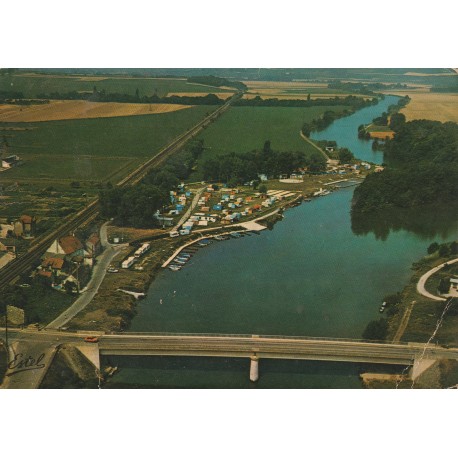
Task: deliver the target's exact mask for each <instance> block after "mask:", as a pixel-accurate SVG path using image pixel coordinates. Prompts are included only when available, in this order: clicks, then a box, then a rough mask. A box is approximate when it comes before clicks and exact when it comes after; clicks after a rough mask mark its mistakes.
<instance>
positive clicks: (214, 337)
mask: <svg viewBox="0 0 458 458" xmlns="http://www.w3.org/2000/svg"><path fill="white" fill-rule="evenodd" d="M9 334H10V347H9V349H10V352H9V353H10V354H9V361H10V363H9V369H8V371H7V374H6V376H5V379H6V382H8V379H9V378H11V379H12V378H13V374H14V378H15V383H14V387H18V388H19V387H21V385H22V384H21V382H20V379H21V378H23V379H24V384H25V383H26V382H27V386H29V385H30V379H29V378H28V377H27V373H28V371H19V373H18V370H17V369H18V367H19V365H20V364H21V360H22V361H27V358H29V357H30V358H31V359H29V364H30V366H33V364H32V362H31V361H32V360H33V361H37V360H38V359H39V358H40V356H41V354H42V353H43V350H42V349H43V347H45V346H46V345H48V347H49V349H50V351H54V349H55V348H56V346H59V345H61V344H70V345H74V346H76V347H77V348H79V349H80V350H81V351H82V353H83V354H84V355H85V356H86V357H87V358H88V359H89V360H90V361H92V363H93V364H94V366H96V368H97V369H99V370H100V356H109V355H120V356H150V355H160V356H199V357H206V356H207V357H231V358H250V360H251V366H250V379H251V380H253V381H256V380H257V379H258V376H259V361H260V360H262V359H264V358H273V359H302V360H318V361H340V362H360V363H375V364H394V365H401V366H405V367H409V366H411V370H410V376H411V378H412V379H413V380H415V379H416V378H417V377H418V376H419V375H420V374H421V373H422V372H423V371H424V370H426V369H427V368H428V367H430V366H431V365H432V364H433V363H434V362H435V361H436V360H439V359H454V360H458V348H445V347H441V346H438V345H435V344H421V343H397V344H390V343H384V342H369V341H362V340H348V339H332V338H316V337H299V336H289V337H288V336H263V335H240V334H172V333H169V334H164V333H118V334H101V333H97V332H88V331H85V332H77V333H72V332H61V331H52V330H41V331H31V330H14V331H10V333H9ZM97 334H99V335H98V342H94V343H88V342H85V341H84V338H85V337H87V336H89V335H91V336H94V335H97ZM19 343H20V348H21V352H20V353H18V352H17V351H16V352H15V350H14V349H15V348H19V347H18V344H19ZM37 348H40V355H39V354H35V353H36V349H37ZM18 354H20V357H18ZM44 360H45V357H42V358H41V360H40V361H44ZM22 366H26V362H23V364H22ZM22 366H21V367H22ZM42 366H43V367H39V368H35V369H36V370H37V371H40V370H41V371H43V374H44V373H45V372H46V370H47V369H48V367H49V366H48V365H43V364H42ZM22 368H24V367H22ZM43 376H44V375H42V376H41V377H36V379H37V380H40V379H42V378H43ZM4 386H5V387H8V383H6V385H5V383H4ZM10 386H13V385H11V384H10Z"/></svg>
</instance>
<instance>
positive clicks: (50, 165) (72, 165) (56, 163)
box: [0, 106, 216, 182]
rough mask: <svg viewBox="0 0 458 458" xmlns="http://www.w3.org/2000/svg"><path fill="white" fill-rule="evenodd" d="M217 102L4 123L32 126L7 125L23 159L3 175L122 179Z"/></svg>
mask: <svg viewBox="0 0 458 458" xmlns="http://www.w3.org/2000/svg"><path fill="white" fill-rule="evenodd" d="M215 108H216V107H207V106H197V107H192V108H189V109H187V110H180V111H175V112H170V113H164V114H156V115H143V116H126V117H116V118H98V119H81V120H66V121H52V122H40V123H20V124H13V123H0V127H4V126H7V127H14V126H19V127H28V128H32V129H31V130H26V131H5V134H7V140H8V143H9V153H10V154H17V155H18V156H19V157H20V158H21V159H22V160H23V165H21V166H19V167H15V168H13V169H10V170H8V171H6V172H2V173H1V174H0V180H1V181H2V182H11V181H15V180H28V181H35V182H45V181H49V182H59V181H60V182H71V181H80V180H86V181H107V180H110V181H112V182H116V178H120V176H121V175H122V174H123V173H127V170H128V169H129V170H132V169H133V168H134V166H135V165H138V164H139V163H140V162H142V161H144V160H145V159H146V158H147V157H149V156H151V155H153V154H155V153H157V152H158V151H159V150H160V148H161V147H163V146H164V145H166V144H167V143H169V142H170V141H171V140H172V139H173V138H175V137H176V136H178V135H179V134H181V133H183V132H185V131H186V130H187V129H189V128H191V127H192V126H194V125H195V124H197V123H198V122H199V120H200V119H202V118H203V117H204V116H205V115H206V114H207V113H210V112H211V111H213V110H214V109H215Z"/></svg>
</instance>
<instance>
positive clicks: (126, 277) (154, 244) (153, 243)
mask: <svg viewBox="0 0 458 458" xmlns="http://www.w3.org/2000/svg"><path fill="white" fill-rule="evenodd" d="M302 199H303V196H302V194H300V195H299V196H297V197H295V198H294V199H292V200H289V201H286V202H283V203H281V204H280V205H278V207H277V208H276V209H275V210H274V211H267V212H265V214H264V215H261V216H259V217H257V218H253V219H252V220H250V221H256V222H261V221H262V222H263V223H264V224H265V225H266V227H267V228H269V229H271V228H272V227H273V225H274V224H275V223H276V222H277V221H279V220H281V219H282V212H283V211H284V210H286V209H287V208H289V207H292V206H295V205H299V204H300V202H301V201H302ZM247 222H248V221H247ZM240 224H244V223H240ZM240 224H233V225H228V226H221V227H214V228H210V229H202V230H198V231H194V232H193V233H192V234H191V235H190V236H185V237H173V238H172V237H168V232H167V231H162V232H163V233H164V234H166V236H165V237H163V238H159V239H155V240H150V241H149V243H150V250H149V251H148V252H147V254H146V255H145V256H144V257H143V258H141V261H140V263H139V264H137V269H122V268H121V262H122V261H123V260H124V259H125V258H126V257H127V256H130V255H131V254H132V253H133V252H134V251H135V250H136V247H135V246H126V247H124V248H123V249H122V250H120V252H119V253H118V254H117V255H116V256H115V257H114V258H113V260H112V261H111V265H112V266H114V267H116V268H117V270H118V272H116V273H108V274H107V275H106V276H105V278H104V280H103V282H102V284H101V285H100V287H99V290H98V292H97V294H96V295H95V297H94V298H93V300H92V301H91V302H90V304H89V305H88V306H87V307H86V308H85V309H84V310H83V311H82V312H81V313H79V314H78V315H76V316H75V317H74V318H73V319H72V320H71V321H70V322H69V323H68V325H67V326H68V329H70V330H73V329H75V330H76V329H79V330H96V331H103V332H119V331H123V330H126V329H128V327H129V325H130V322H131V320H132V319H133V317H134V316H135V315H136V312H137V308H138V307H141V304H142V302H141V301H142V299H139V300H136V299H135V298H134V297H133V296H132V295H130V294H127V293H125V292H123V291H122V290H126V291H133V292H136V293H143V294H146V292H147V290H148V288H149V287H150V285H151V283H152V282H153V281H154V279H155V278H156V276H157V274H158V272H160V271H161V270H162V269H163V265H164V263H165V262H166V261H167V260H168V259H169V258H170V256H171V254H172V253H174V252H176V251H177V250H178V249H179V248H180V247H181V246H183V245H185V244H188V243H196V242H197V241H198V240H200V239H202V238H204V237H206V236H210V237H214V236H216V235H221V234H224V233H226V232H228V231H233V232H235V231H239V232H243V231H248V229H246V228H244V227H243V226H241V225H240ZM156 235H158V234H156ZM144 241H146V239H145V240H144Z"/></svg>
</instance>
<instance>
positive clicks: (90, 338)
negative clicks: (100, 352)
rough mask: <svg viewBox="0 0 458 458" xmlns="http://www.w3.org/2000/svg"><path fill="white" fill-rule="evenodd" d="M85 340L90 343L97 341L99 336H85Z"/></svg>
mask: <svg viewBox="0 0 458 458" xmlns="http://www.w3.org/2000/svg"><path fill="white" fill-rule="evenodd" d="M84 341H85V342H90V343H97V342H98V341H99V338H98V337H85V338H84Z"/></svg>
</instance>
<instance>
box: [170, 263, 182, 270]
mask: <svg viewBox="0 0 458 458" xmlns="http://www.w3.org/2000/svg"><path fill="white" fill-rule="evenodd" d="M169 269H170V270H173V271H174V272H177V271H179V270H180V269H181V266H176V265H174V264H171V265H170V266H169Z"/></svg>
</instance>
